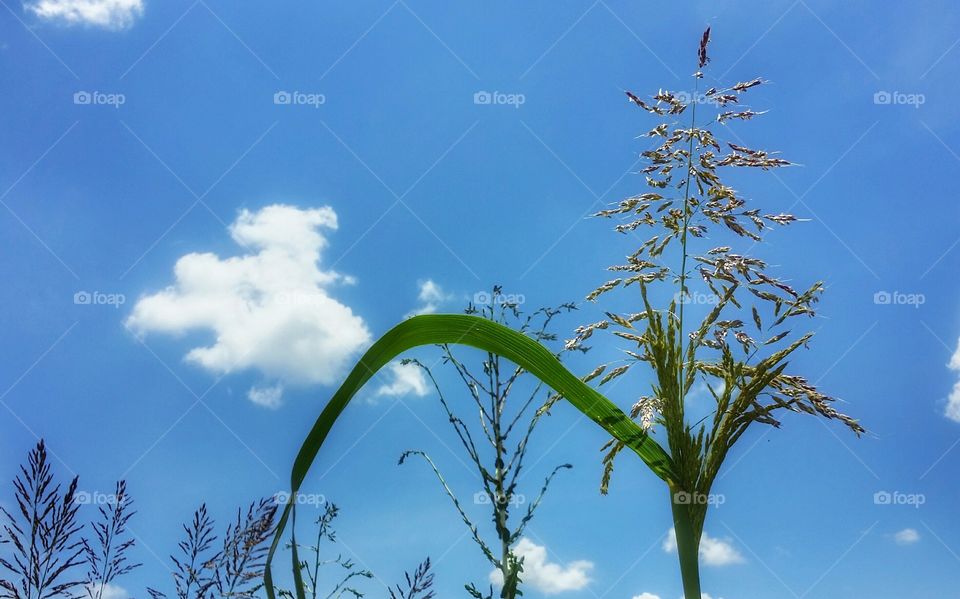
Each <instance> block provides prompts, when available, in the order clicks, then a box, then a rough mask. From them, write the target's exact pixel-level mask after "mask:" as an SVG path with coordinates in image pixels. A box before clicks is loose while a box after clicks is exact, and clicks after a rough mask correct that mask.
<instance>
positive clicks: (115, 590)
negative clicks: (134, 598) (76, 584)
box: [87, 582, 130, 599]
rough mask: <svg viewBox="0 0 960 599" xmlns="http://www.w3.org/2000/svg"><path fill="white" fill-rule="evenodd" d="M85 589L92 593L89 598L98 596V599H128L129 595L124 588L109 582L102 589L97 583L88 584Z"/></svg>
mask: <svg viewBox="0 0 960 599" xmlns="http://www.w3.org/2000/svg"><path fill="white" fill-rule="evenodd" d="M87 588H88V589H90V591H92V594H91V596H93V597H96V596H98V595H99V596H100V599H128V597H130V593H128V592H127V590H126V589H125V588H123V587H121V586H119V585H115V584H111V583H109V582H108V583H106V584H104V585H103V588H102V589H101V588H100V583H99V582H91V583H88V584H87Z"/></svg>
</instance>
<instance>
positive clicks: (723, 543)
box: [663, 528, 747, 566]
mask: <svg viewBox="0 0 960 599" xmlns="http://www.w3.org/2000/svg"><path fill="white" fill-rule="evenodd" d="M663 550H664V551H666V552H667V553H673V552H675V551H676V550H677V531H676V530H675V529H673V528H671V529H670V531H669V532H668V533H667V538H665V539H664V540H663ZM700 560H701V561H702V562H703V564H704V565H707V566H730V565H733V564H742V563H744V562H746V561H747V560H746V559H744V557H743V555H741V553H740V552H739V551H737V549H736V548H735V547H734V546H733V545H732V544H731V543H730V542H729V541H728V540H725V539H717V538H714V537H711V536H710V535H708V534H707V533H706V532H704V533H703V538H702V539H700Z"/></svg>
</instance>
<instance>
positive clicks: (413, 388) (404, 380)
mask: <svg viewBox="0 0 960 599" xmlns="http://www.w3.org/2000/svg"><path fill="white" fill-rule="evenodd" d="M389 368H390V372H391V374H392V375H393V382H391V383H385V384H383V385H381V386H380V387H379V388H378V389H377V390H376V392H375V393H374V395H375V396H376V397H384V396H386V397H400V396H402V395H416V396H417V397H423V396H424V395H426V394H427V393H429V389H428V387H427V378H426V377H425V376H424V374H423V369H421V368H420V367H419V366H417V365H416V364H412V363H407V364H401V363H400V362H391V363H390V365H389Z"/></svg>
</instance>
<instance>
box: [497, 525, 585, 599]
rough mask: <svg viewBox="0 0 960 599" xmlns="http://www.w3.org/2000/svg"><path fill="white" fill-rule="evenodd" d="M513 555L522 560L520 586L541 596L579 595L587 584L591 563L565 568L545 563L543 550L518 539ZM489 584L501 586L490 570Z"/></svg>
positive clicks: (577, 563) (498, 574)
mask: <svg viewBox="0 0 960 599" xmlns="http://www.w3.org/2000/svg"><path fill="white" fill-rule="evenodd" d="M513 552H514V553H515V554H517V556H518V557H522V558H523V582H524V583H525V584H529V585H530V586H531V587H533V588H534V589H536V590H538V591H540V592H541V593H543V594H545V595H555V594H557V593H562V592H564V591H579V590H580V589H582V588H584V587H586V586H587V584H589V583H590V577H589V573H590V570H592V569H593V563H592V562H588V561H584V560H578V561H574V562H570V563H569V564H567V565H566V566H561V565H560V564H557V563H553V562H549V561H547V548H546V547H543V546H541V545H537V544H536V543H534V542H533V541H531V540H530V539H527V538H522V539H520V542H519V543H517V546H516V547H514V548H513ZM490 582H491V583H493V584H495V585H497V586H502V585H503V574H502V573H501V572H500V571H499V570H494V571H493V572H491V573H490Z"/></svg>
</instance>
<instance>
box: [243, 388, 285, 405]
mask: <svg viewBox="0 0 960 599" xmlns="http://www.w3.org/2000/svg"><path fill="white" fill-rule="evenodd" d="M247 399H249V400H250V401H252V402H253V403H255V404H257V405H258V406H263V407H265V408H279V407H280V404H281V403H282V400H283V385H281V384H279V383H278V384H276V385H273V386H270V387H251V388H250V390H249V391H247Z"/></svg>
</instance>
